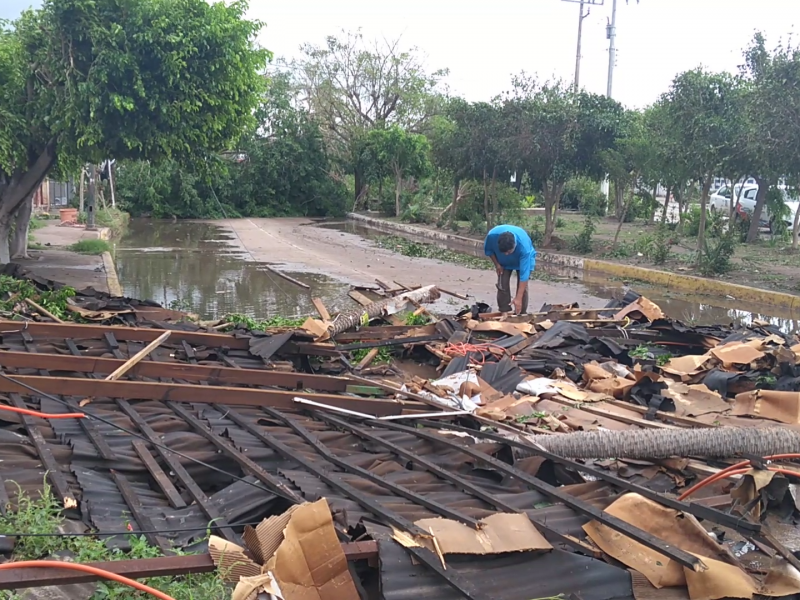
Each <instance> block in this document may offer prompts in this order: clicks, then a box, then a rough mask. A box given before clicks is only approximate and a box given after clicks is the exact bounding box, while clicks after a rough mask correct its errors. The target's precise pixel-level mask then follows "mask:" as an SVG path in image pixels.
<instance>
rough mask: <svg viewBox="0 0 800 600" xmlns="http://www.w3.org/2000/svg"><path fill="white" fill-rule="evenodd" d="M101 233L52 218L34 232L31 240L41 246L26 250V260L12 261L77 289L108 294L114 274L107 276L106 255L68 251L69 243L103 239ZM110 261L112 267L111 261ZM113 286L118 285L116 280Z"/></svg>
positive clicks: (114, 279)
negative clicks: (64, 224) (27, 257)
mask: <svg viewBox="0 0 800 600" xmlns="http://www.w3.org/2000/svg"><path fill="white" fill-rule="evenodd" d="M102 233H103V232H102V230H97V231H87V230H86V229H85V228H84V227H61V226H59V224H58V222H57V221H52V222H49V223H47V224H46V225H45V226H44V227H42V228H41V229H37V230H36V231H34V232H33V240H34V241H35V242H37V243H39V244H41V245H42V246H44V248H42V249H35V250H29V251H28V254H29V255H30V256H31V258H30V259H29V260H19V259H17V260H15V262H18V263H20V264H21V265H23V266H24V267H25V268H26V269H28V270H29V271H30V272H31V273H32V274H34V275H37V276H39V277H43V278H45V279H50V280H52V281H57V282H59V283H63V284H64V285H68V286H70V287H73V288H75V289H78V290H80V289H83V288H87V287H92V288H94V289H96V290H97V291H99V292H105V293H109V287H113V283H114V282H116V273H114V274H113V275H111V276H110V275H109V272H108V270H109V269H108V268H107V262H109V261H108V258H106V259H105V260H104V256H103V255H100V256H93V255H89V254H78V253H77V252H72V251H70V250H67V247H68V246H71V245H72V244H75V243H76V242H79V241H81V240H96V239H102V237H103V236H102ZM109 258H110V257H109ZM110 262H111V267H110V268H111V270H113V261H110ZM110 283H111V284H112V285H111V286H110V285H109V284H110ZM116 285H117V286H119V284H118V283H117V284H116Z"/></svg>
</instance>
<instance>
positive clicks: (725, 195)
mask: <svg viewBox="0 0 800 600" xmlns="http://www.w3.org/2000/svg"><path fill="white" fill-rule="evenodd" d="M781 193H782V194H783V201H784V202H785V203H786V206H788V207H789V211H788V213H787V214H786V216H784V218H783V220H784V221H785V222H786V224H787V226H788V227H789V228H791V227H792V225H793V224H794V215H795V213H796V212H797V210H798V208H800V202H798V200H797V199H795V198H791V197H790V196H789V194H788V193H787V192H786V190H783V189H782V190H781ZM757 195H758V186H757V185H747V184H745V185H744V186H741V185H737V186H734V187H733V194H731V188H730V187H728V186H726V185H724V186H722V187H721V188H719V189H718V190H717V191H716V192H714V193H713V194H712V195H711V196H710V197H709V199H708V208H709V210H710V211H712V212H716V211H721V212H722V213H723V214H725V215H729V214H730V213H731V202H736V200H737V199H738V201H739V208H738V210H739V214H740V215H742V216H748V217H749V215H752V214H753V210H754V209H755V207H756V196H757ZM771 221H772V218H771V217H770V214H769V210H767V207H766V206H765V207H764V209H763V210H762V211H761V223H762V224H763V225H765V226H769V224H770V223H771Z"/></svg>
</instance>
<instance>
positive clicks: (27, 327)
mask: <svg viewBox="0 0 800 600" xmlns="http://www.w3.org/2000/svg"><path fill="white" fill-rule="evenodd" d="M22 331H26V332H28V333H29V334H30V335H31V336H32V337H33V338H34V339H37V338H38V339H52V338H58V339H66V338H73V339H87V338H88V339H98V340H99V339H102V338H103V335H104V334H105V333H107V332H113V333H114V335H115V336H116V338H117V339H118V340H120V341H123V342H144V343H149V342H152V341H153V340H155V339H156V338H157V337H158V336H160V335H161V334H162V333H164V330H163V329H148V328H146V327H110V326H106V325H80V324H67V323H63V324H59V323H32V322H26V323H21V322H19V321H0V334H9V335H10V334H14V333H21V332H22ZM170 331H172V340H173V341H175V342H181V341H183V340H186V341H187V342H189V343H190V344H192V345H193V346H206V347H209V348H221V347H223V346H227V347H228V348H231V349H233V350H248V349H249V348H250V338H247V337H242V338H238V337H234V336H232V335H227V334H224V333H201V332H198V331H180V330H177V329H171V330H170Z"/></svg>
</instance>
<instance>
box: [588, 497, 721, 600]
mask: <svg viewBox="0 0 800 600" xmlns="http://www.w3.org/2000/svg"><path fill="white" fill-rule="evenodd" d="M605 512H606V513H608V514H610V515H613V516H615V517H618V518H619V519H621V520H623V521H625V522H626V523H630V524H631V525H634V526H635V527H638V528H639V529H641V530H643V531H646V532H648V533H651V534H652V535H654V536H656V537H657V538H660V539H662V540H664V542H665V543H667V544H669V545H670V546H673V547H677V548H680V549H681V550H685V551H686V552H691V553H692V554H695V555H696V556H699V557H702V559H703V562H706V561H705V559H706V558H714V559H718V558H724V557H726V556H729V555H728V554H727V552H726V550H725V549H724V548H722V547H721V546H720V545H719V544H717V542H715V541H714V540H713V539H712V538H711V537H710V536H709V535H708V533H706V530H705V529H704V528H703V526H702V525H700V523H699V522H698V521H697V519H695V518H694V517H693V516H692V515H689V514H683V513H678V511H676V510H673V509H671V508H667V507H665V506H661V505H660V504H657V503H655V502H653V501H652V500H648V499H647V498H644V497H642V496H640V495H639V494H625V495H624V496H622V497H621V498H619V499H617V500H616V501H614V502H613V503H612V504H611V505H610V506H609V507H608V508H606V510H605ZM583 529H584V531H586V534H587V535H588V536H589V537H590V538H591V540H592V541H593V542H594V543H595V544H597V546H598V547H599V548H600V549H601V550H602V551H603V552H605V553H606V554H608V555H609V556H612V557H613V558H615V559H617V560H618V561H620V562H621V563H623V564H624V565H626V566H627V567H630V568H631V569H635V570H636V571H639V572H640V573H641V574H642V575H644V576H645V577H647V579H648V581H650V583H652V584H653V585H654V586H655V587H657V588H662V587H673V586H680V585H685V584H686V576H685V574H684V568H683V567H682V566H681V565H679V564H678V563H676V562H674V561H672V560H670V559H668V558H666V557H664V556H663V555H661V554H659V553H658V552H656V551H655V550H651V549H649V548H647V547H646V546H643V545H642V544H640V543H639V542H636V541H634V540H632V539H630V538H629V537H627V536H625V535H623V534H621V533H618V532H616V531H614V530H613V529H611V528H609V527H606V526H605V525H602V524H600V523H598V522H597V521H592V522H590V523H587V524H586V525H584V527H583ZM706 565H707V566H708V563H706ZM706 572H708V571H706ZM693 600H696V599H693Z"/></svg>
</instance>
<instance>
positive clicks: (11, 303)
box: [0, 275, 75, 320]
mask: <svg viewBox="0 0 800 600" xmlns="http://www.w3.org/2000/svg"><path fill="white" fill-rule="evenodd" d="M73 296H75V290H74V289H73V288H71V287H69V286H64V287H62V288H59V289H57V290H52V291H45V292H42V291H40V290H39V288H37V287H36V286H35V285H34V284H33V283H31V282H30V281H28V280H27V279H14V278H13V277H8V276H6V275H0V298H2V300H0V312H5V313H11V312H14V309H15V307H16V306H17V305H18V304H19V303H20V302H23V301H25V300H26V299H28V298H30V299H31V300H33V301H35V302H36V303H37V304H39V305H40V306H43V307H44V308H46V309H47V310H48V311H50V312H51V313H53V314H54V315H55V316H57V317H58V318H60V319H62V320H72V316H73V315H74V314H75V313H73V312H72V311H69V310H67V299H69V298H72V297H73Z"/></svg>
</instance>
